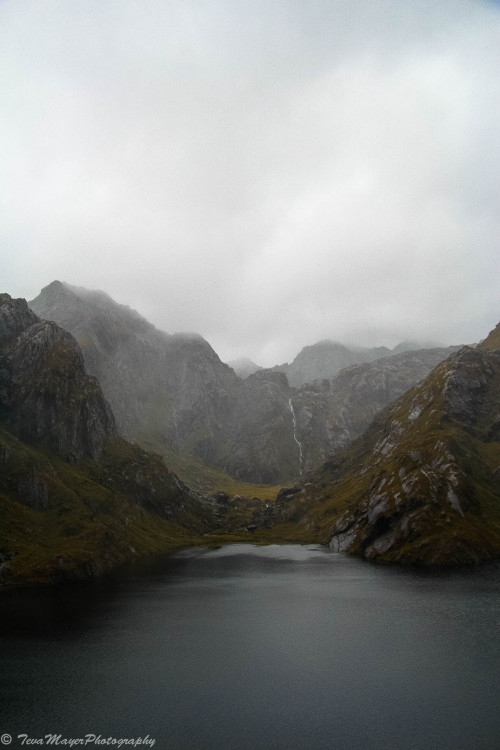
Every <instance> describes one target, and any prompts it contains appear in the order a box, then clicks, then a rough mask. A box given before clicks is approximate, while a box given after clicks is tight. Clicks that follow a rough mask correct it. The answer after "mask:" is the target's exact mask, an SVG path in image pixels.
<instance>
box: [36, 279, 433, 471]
mask: <svg viewBox="0 0 500 750" xmlns="http://www.w3.org/2000/svg"><path fill="white" fill-rule="evenodd" d="M30 306H31V308H32V310H34V311H35V312H36V313H37V314H38V315H40V316H42V317H43V318H47V319H49V320H54V321H55V322H56V323H57V324H58V325H60V326H62V327H63V328H66V329H67V330H68V331H70V333H71V334H73V336H75V338H76V339H77V341H78V343H79V344H80V347H81V349H82V353H83V357H84V361H85V366H86V368H87V370H88V372H90V373H91V374H92V375H94V376H96V377H97V378H98V380H99V382H100V384H101V386H102V389H103V392H104V395H105V397H106V399H107V400H108V401H109V403H110V404H111V407H112V409H113V412H114V414H115V417H116V420H117V426H118V430H119V433H120V434H121V435H122V436H123V437H125V438H127V439H130V440H135V441H137V442H138V443H139V444H141V445H142V446H143V447H144V448H154V449H155V450H158V451H160V452H161V453H162V454H163V455H165V456H166V457H167V458H168V461H169V462H174V464H175V465H176V466H178V467H179V470H182V471H184V465H185V464H183V465H182V466H181V459H182V462H185V461H188V462H191V463H189V466H188V468H187V472H188V476H189V478H190V481H193V478H194V476H195V469H194V467H195V466H196V467H198V466H200V464H199V463H196V462H202V463H203V465H204V466H205V467H210V468H211V469H215V470H217V471H219V472H225V473H227V474H229V475H230V476H231V477H232V478H234V479H236V480H238V481H243V482H254V483H255V482H258V483H269V484H278V483H287V482H290V481H291V480H292V479H293V478H294V477H296V476H298V475H299V474H300V472H301V471H302V470H303V469H304V468H305V469H309V468H312V467H313V466H316V465H318V464H319V463H320V462H321V461H322V460H324V458H325V457H326V456H328V455H331V454H332V453H336V452H338V451H339V450H340V449H342V448H344V447H345V446H346V445H347V444H348V442H350V441H351V440H352V439H354V438H355V437H356V436H357V435H359V434H360V433H361V432H362V431H363V429H365V427H366V426H368V424H369V422H370V421H371V419H372V418H373V416H374V414H375V413H376V412H377V411H378V410H379V409H380V408H382V406H384V405H385V404H387V403H388V402H389V401H390V400H392V399H393V398H395V397H396V396H399V395H400V394H401V393H402V391H403V390H404V388H405V387H406V388H408V387H410V386H411V385H414V384H415V383H416V382H418V380H419V379H421V378H422V377H424V376H425V375H427V374H428V372H430V370H431V369H432V367H433V366H434V365H435V364H436V363H437V362H438V361H439V359H440V358H443V357H444V356H446V354H447V351H446V350H438V351H437V352H436V353H434V354H433V353H427V354H425V355H424V354H422V355H421V356H419V355H418V354H417V355H415V357H413V358H410V359H408V360H404V359H402V360H395V361H394V363H393V364H388V365H387V366H384V365H382V371H381V373H379V374H378V375H376V372H378V371H376V370H369V371H367V372H366V373H365V371H364V370H362V371H356V370H353V371H352V372H349V371H347V372H346V373H345V374H344V375H343V376H342V377H340V376H339V380H338V381H337V382H334V381H332V382H331V383H330V382H326V381H319V382H314V383H313V384H308V385H304V386H302V387H301V388H299V390H298V391H296V389H294V388H292V387H290V385H289V383H288V380H287V376H286V374H285V373H282V372H279V371H277V370H276V369H275V368H272V369H270V370H269V369H266V370H264V369H260V370H258V371H257V372H255V373H253V374H251V375H249V376H248V377H247V378H245V379H244V380H242V379H241V378H240V377H238V376H237V375H236V374H235V372H234V371H233V370H232V369H231V368H230V367H229V366H228V365H225V364H224V363H222V362H221V361H220V359H219V357H218V356H217V354H216V353H215V352H214V350H213V349H212V348H211V347H210V345H209V344H208V343H207V342H206V341H205V340H204V339H203V338H202V337H201V336H197V335H196V334H190V335H186V334H177V335H169V334H166V333H164V332H162V331H159V330H157V329H156V328H155V327H154V326H153V325H151V324H150V323H148V322H147V321H146V320H145V319H144V318H142V317H141V316H140V315H138V313H136V312H134V311H133V310H131V309H130V308H128V307H126V306H124V305H119V304H117V303H116V302H114V301H113V300H112V299H111V298H110V297H109V296H108V295H106V294H104V293H103V292H94V291H89V290H86V289H81V288H79V287H73V286H69V285H68V284H63V283H61V282H59V281H55V282H53V283H52V284H49V285H48V286H47V287H45V288H44V289H43V290H42V292H41V293H40V295H39V296H38V297H37V298H36V299H35V300H33V301H32V302H31V303H30ZM388 351H389V350H387V349H385V348H379V349H371V350H368V349H367V350H357V351H356V352H353V351H351V350H348V349H347V348H346V347H342V346H341V345H340V344H333V343H332V342H323V343H322V344H321V345H316V346H314V347H306V349H305V350H303V352H302V353H301V355H299V356H298V357H297V358H296V360H295V362H299V364H300V362H303V364H304V363H306V364H307V362H309V365H310V364H311V363H312V362H313V359H314V358H313V359H311V357H310V356H309V354H310V352H316V354H317V355H318V356H319V360H317V361H321V362H323V364H324V365H325V368H326V370H328V371H329V370H331V367H332V366H333V365H332V363H333V364H335V367H337V368H338V367H340V366H343V365H344V364H346V363H347V364H350V365H352V361H353V358H354V360H355V361H360V360H361V359H363V358H370V357H371V358H372V359H374V358H377V362H385V359H381V357H382V355H384V354H387V352H388ZM400 356H402V355H400ZM306 360H307V362H306ZM328 362H329V363H330V364H329V365H328V367H327V363H328ZM309 365H308V366H309ZM362 367H363V366H362ZM398 367H401V373H400V375H398V374H397V368H398ZM304 368H305V369H304ZM304 368H303V372H305V371H306V370H307V367H306V366H305V364H304ZM317 369H318V368H317V367H315V368H313V369H309V370H308V372H311V373H312V372H313V370H314V372H316V371H317ZM412 372H413V375H412ZM301 456H302V458H301ZM193 462H195V463H193ZM201 470H202V469H201ZM196 471H198V469H196Z"/></svg>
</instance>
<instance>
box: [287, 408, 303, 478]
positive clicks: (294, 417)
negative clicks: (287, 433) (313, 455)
mask: <svg viewBox="0 0 500 750" xmlns="http://www.w3.org/2000/svg"><path fill="white" fill-rule="evenodd" d="M288 406H289V407H290V412H291V414H292V420H293V439H294V440H295V442H296V443H297V445H298V446H299V474H302V464H303V455H302V443H301V442H300V440H299V439H298V437H297V418H296V416H295V411H294V408H293V404H292V399H291V398H290V399H288Z"/></svg>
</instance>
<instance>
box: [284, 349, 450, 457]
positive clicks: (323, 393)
mask: <svg viewBox="0 0 500 750" xmlns="http://www.w3.org/2000/svg"><path fill="white" fill-rule="evenodd" d="M457 348H458V347H448V348H441V349H422V350H419V351H410V352H404V353H402V354H398V355H395V356H392V357H384V358H383V359H378V360H377V361H375V362H371V363H364V364H360V365H353V366H351V367H348V368H346V369H344V370H342V371H341V372H340V373H339V374H338V375H337V376H336V377H335V378H332V379H330V380H326V379H324V380H317V381H315V382H313V383H306V384H305V385H303V386H302V387H301V388H299V389H298V390H297V391H296V392H295V393H294V394H293V395H292V401H293V406H294V409H295V414H296V417H297V431H298V438H299V440H300V441H301V444H302V447H303V468H304V470H306V471H309V470H311V469H314V468H315V467H317V466H319V465H320V464H321V463H323V462H324V461H326V460H327V458H329V457H331V456H334V455H337V454H338V453H340V452H341V451H343V450H344V449H345V448H347V447H348V446H349V445H350V444H351V443H352V441H353V440H355V439H356V438H357V437H359V436H360V435H361V434H362V433H363V432H364V431H365V430H366V428H367V427H368V425H369V424H370V423H371V422H372V420H373V419H374V417H375V416H376V414H377V413H378V412H379V411H380V410H381V409H382V408H384V407H385V406H387V404H390V403H391V402H392V401H395V400H396V399H397V398H399V396H401V395H402V394H403V393H405V392H406V391H407V390H408V389H409V388H411V387H412V386H414V385H415V384H416V383H418V382H419V381H420V380H423V378H425V377H426V376H427V375H428V374H429V373H430V372H431V371H432V370H433V369H434V367H435V366H436V365H437V364H438V363H439V362H441V361H442V360H443V359H445V358H446V357H448V356H449V355H450V354H451V353H452V352H454V351H456V350H457Z"/></svg>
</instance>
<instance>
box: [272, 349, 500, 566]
mask: <svg viewBox="0 0 500 750" xmlns="http://www.w3.org/2000/svg"><path fill="white" fill-rule="evenodd" d="M499 404H500V351H498V350H493V349H486V348H485V349H482V350H481V349H475V350H474V349H470V348H468V347H464V348H463V349H461V350H459V351H458V352H457V353H455V354H453V355H452V356H451V357H449V358H448V359H446V360H445V361H444V362H442V363H441V364H439V365H438V366H437V367H436V368H435V370H434V371H433V372H432V373H431V374H430V375H429V376H428V377H427V378H426V379H425V380H424V381H423V383H422V384H421V385H419V386H416V387H414V388H412V389H411V390H410V391H408V392H407V393H406V394H404V395H403V396H402V397H401V398H400V399H398V400H397V401H396V402H395V403H394V404H393V405H391V406H388V407H386V408H385V409H384V410H383V411H382V412H380V413H379V414H378V415H377V417H376V418H375V421H374V422H373V424H372V425H371V426H370V427H369V429H368V430H367V431H366V432H365V433H364V435H363V436H362V437H360V438H359V439H358V440H356V441H355V442H354V443H353V444H352V445H351V446H350V448H349V449H347V450H346V451H345V452H344V453H343V454H341V455H340V456H339V457H337V459H334V460H332V461H330V462H328V463H327V464H325V465H324V467H323V468H322V469H321V470H320V471H319V472H317V473H316V474H313V475H311V476H310V477H309V478H308V481H307V483H306V484H305V485H303V486H302V488H301V490H300V492H299V493H298V495H297V496H296V497H298V498H299V500H298V501H295V500H293V499H292V500H291V501H290V503H289V504H288V506H287V507H286V510H285V509H283V510H282V512H283V513H285V515H286V514H288V516H290V515H293V514H294V513H295V515H296V516H298V517H300V518H301V519H302V522H303V523H306V524H309V525H312V526H314V527H317V528H318V529H322V530H323V532H324V533H325V534H326V538H327V539H330V540H331V541H330V543H331V546H332V548H333V549H335V550H337V551H343V552H351V553H355V554H359V555H362V556H364V557H366V558H367V559H369V560H385V561H392V562H400V563H414V564H428V565H435V564H442V565H447V564H458V563H471V562H478V561H480V560H485V559H490V558H494V557H498V556H499V555H500V442H499V432H498V429H497V427H498V424H499V420H500V406H499Z"/></svg>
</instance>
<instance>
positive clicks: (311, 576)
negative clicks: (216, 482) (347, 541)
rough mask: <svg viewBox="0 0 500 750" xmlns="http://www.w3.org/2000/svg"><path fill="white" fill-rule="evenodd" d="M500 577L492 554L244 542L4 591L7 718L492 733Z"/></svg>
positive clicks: (349, 733) (325, 743)
mask: <svg viewBox="0 0 500 750" xmlns="http://www.w3.org/2000/svg"><path fill="white" fill-rule="evenodd" d="M499 590H500V565H498V564H493V565H488V566H484V567H481V568H476V569H467V570H461V571H458V572H457V571H454V572H438V573H436V572H433V573H430V572H426V571H415V570H406V569H401V568H395V567H385V566H375V565H370V564H368V563H366V562H364V561H361V560H357V559H355V558H351V557H347V556H343V555H339V554H335V553H333V552H331V551H329V550H328V549H326V548H324V547H320V546H319V545H308V546H299V545H282V546H278V545H270V546H267V547H254V546H252V545H247V544H240V545H228V546H227V547H222V548H220V549H218V550H205V549H199V548H197V549H191V550H187V551H184V552H181V553H177V554H176V555H173V556H163V557H160V558H156V559H154V560H148V561H142V562H139V563H136V564H134V565H131V566H129V567H127V568H126V569H124V570H121V571H120V572H119V573H117V574H115V575H113V576H108V577H106V578H103V579H101V580H98V581H93V582H86V583H78V584H72V585H69V584H68V585H62V586H58V587H49V588H42V589H31V590H23V591H10V592H3V593H2V594H1V595H0V605H1V610H2V614H1V622H0V637H1V644H2V647H1V654H0V688H1V696H2V703H1V707H0V716H1V722H0V733H9V734H10V735H12V737H13V738H14V740H13V742H12V745H11V747H14V748H17V747H21V743H20V741H19V740H17V735H18V734H20V733H24V734H27V735H29V737H30V738H42V737H44V736H45V735H47V734H61V735H62V736H63V737H67V738H83V737H85V735H87V734H95V735H102V737H105V738H107V737H114V738H139V737H142V738H144V737H146V736H147V735H149V738H155V739H156V745H155V747H156V748H161V750H163V749H165V750H179V749H181V750H198V749H199V750H211V749H212V748H214V749H215V748H217V749H218V748H221V749H224V750H226V749H227V750H240V749H241V750H267V749H268V748H269V749H271V748H273V749H274V748H276V749H281V748H282V749H283V750H285V749H286V750H309V748H311V750H323V749H324V750H327V749H328V750H358V749H360V750H361V749H366V750H392V749H394V750H434V749H435V750H438V749H439V750H498V748H499V747H500V706H499V695H500V679H499V674H500V663H499V660H500V656H499V655H500V597H499ZM25 746H26V744H25ZM90 746H91V747H94V745H90Z"/></svg>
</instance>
